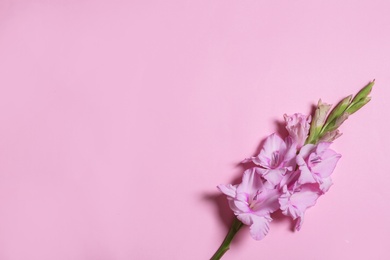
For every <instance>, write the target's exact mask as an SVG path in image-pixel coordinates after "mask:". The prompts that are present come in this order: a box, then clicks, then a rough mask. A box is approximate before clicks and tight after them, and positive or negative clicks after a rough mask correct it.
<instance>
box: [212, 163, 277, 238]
mask: <svg viewBox="0 0 390 260" xmlns="http://www.w3.org/2000/svg"><path fill="white" fill-rule="evenodd" d="M218 189H219V190H220V191H221V192H223V193H224V194H226V195H227V198H228V201H229V206H230V208H231V209H232V210H233V212H234V214H235V215H236V216H237V218H238V219H239V220H240V221H241V222H242V223H244V224H245V225H248V226H250V233H251V235H252V237H253V238H254V239H256V240H260V239H262V238H264V237H265V236H266V235H267V233H268V230H269V223H270V222H271V220H272V219H271V217H270V213H272V212H274V211H276V210H277V209H278V208H279V202H278V198H279V196H280V193H279V191H278V190H276V189H268V188H266V187H265V186H264V183H263V180H262V179H261V177H260V176H259V175H258V174H256V173H255V170H254V168H252V169H249V170H246V171H245V172H244V175H243V177H242V183H241V184H238V185H234V186H233V185H231V184H229V185H219V186H218Z"/></svg>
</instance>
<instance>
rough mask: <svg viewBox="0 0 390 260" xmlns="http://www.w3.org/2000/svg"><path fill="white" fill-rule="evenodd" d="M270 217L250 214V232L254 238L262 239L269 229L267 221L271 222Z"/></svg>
mask: <svg viewBox="0 0 390 260" xmlns="http://www.w3.org/2000/svg"><path fill="white" fill-rule="evenodd" d="M271 220H272V219H271V217H269V216H265V217H258V216H252V225H251V226H250V234H251V236H252V237H253V238H254V239H255V240H261V239H263V238H264V237H265V236H266V235H267V234H268V231H269V223H270V222H271Z"/></svg>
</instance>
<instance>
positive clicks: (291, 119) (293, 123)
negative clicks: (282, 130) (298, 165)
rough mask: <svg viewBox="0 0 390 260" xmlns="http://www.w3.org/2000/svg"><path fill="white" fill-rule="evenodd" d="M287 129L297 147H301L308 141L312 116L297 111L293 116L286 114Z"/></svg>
mask: <svg viewBox="0 0 390 260" xmlns="http://www.w3.org/2000/svg"><path fill="white" fill-rule="evenodd" d="M284 120H285V121H286V129H287V131H288V133H289V135H290V136H291V138H292V140H293V142H295V143H296V145H297V149H299V148H301V147H302V146H303V144H304V143H305V141H306V138H307V136H308V134H309V130H310V121H311V116H305V115H303V114H299V113H295V114H293V115H292V116H288V115H286V114H285V115H284Z"/></svg>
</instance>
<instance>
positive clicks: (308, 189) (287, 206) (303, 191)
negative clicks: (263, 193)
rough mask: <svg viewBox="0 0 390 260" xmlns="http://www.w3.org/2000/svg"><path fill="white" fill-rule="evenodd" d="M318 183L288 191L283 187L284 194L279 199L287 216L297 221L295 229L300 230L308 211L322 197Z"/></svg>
mask: <svg viewBox="0 0 390 260" xmlns="http://www.w3.org/2000/svg"><path fill="white" fill-rule="evenodd" d="M321 193H322V192H321V190H320V189H319V186H318V184H317V183H307V184H303V185H300V186H294V187H293V188H292V189H288V188H287V186H284V187H283V194H282V195H281V196H280V198H279V203H280V209H281V210H282V213H283V214H284V215H286V216H290V217H292V218H293V219H297V222H296V225H295V229H296V230H300V229H301V227H302V224H303V218H304V214H305V211H306V209H308V208H310V207H312V206H314V205H315V204H316V201H317V199H318V198H319V197H320V195H321Z"/></svg>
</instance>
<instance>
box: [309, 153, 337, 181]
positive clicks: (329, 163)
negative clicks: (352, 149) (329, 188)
mask: <svg viewBox="0 0 390 260" xmlns="http://www.w3.org/2000/svg"><path fill="white" fill-rule="evenodd" d="M340 158H341V154H338V153H336V152H335V151H333V150H330V149H328V150H326V151H325V152H324V153H323V154H322V157H321V159H322V160H321V162H320V163H318V164H315V165H314V166H313V167H312V168H311V170H312V171H313V172H314V173H316V174H317V175H319V176H320V177H321V178H326V177H329V176H330V175H331V174H332V172H333V170H334V169H335V168H336V164H337V162H338V160H339V159H340Z"/></svg>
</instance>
